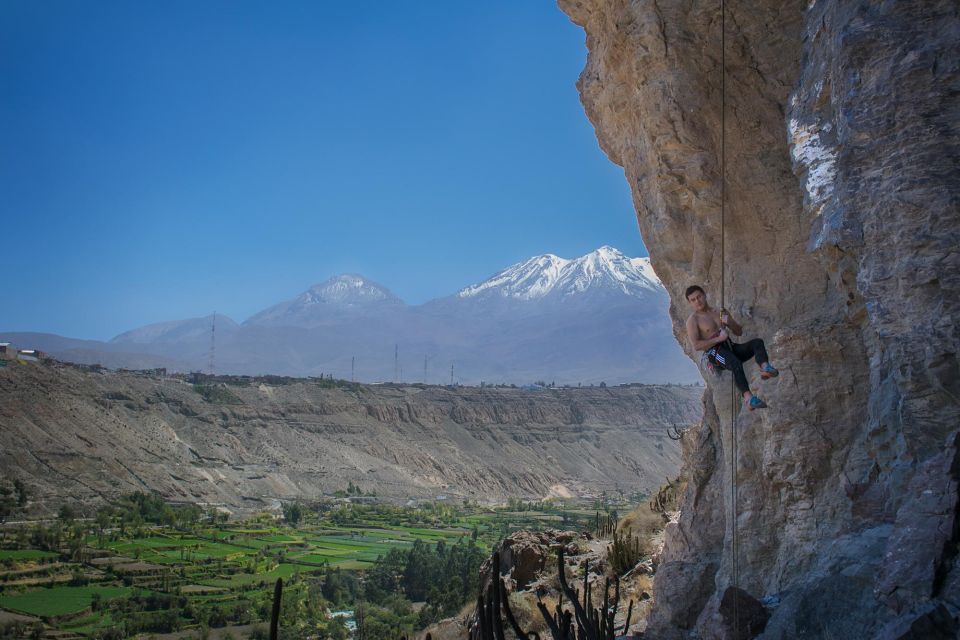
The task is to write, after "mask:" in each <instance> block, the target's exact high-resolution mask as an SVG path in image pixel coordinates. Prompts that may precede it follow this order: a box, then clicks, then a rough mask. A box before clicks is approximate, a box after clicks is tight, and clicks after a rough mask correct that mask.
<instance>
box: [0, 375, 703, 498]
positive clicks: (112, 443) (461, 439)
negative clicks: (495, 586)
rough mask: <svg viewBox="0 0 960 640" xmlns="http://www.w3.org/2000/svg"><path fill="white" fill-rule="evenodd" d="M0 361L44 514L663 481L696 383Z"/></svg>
mask: <svg viewBox="0 0 960 640" xmlns="http://www.w3.org/2000/svg"><path fill="white" fill-rule="evenodd" d="M227 382H228V379H226V378H224V379H220V380H219V381H215V382H213V383H209V382H205V383H204V384H203V385H200V386H195V385H192V384H190V383H188V382H187V381H185V380H183V379H181V378H176V377H166V376H155V375H145V374H137V373H131V372H116V371H108V370H101V371H99V372H97V371H86V370H83V369H81V368H79V367H74V366H67V365H63V364H58V363H54V362H49V363H44V364H38V363H29V364H25V365H18V364H11V365H9V366H7V367H6V368H2V369H0V479H2V480H4V481H6V482H7V483H9V482H12V480H13V479H15V478H18V479H20V480H22V481H24V482H25V483H26V485H27V487H28V488H29V490H30V493H31V495H32V502H31V508H32V509H33V515H40V514H43V513H47V514H49V513H55V512H56V509H57V508H58V507H59V505H61V504H64V503H69V504H74V505H79V506H82V507H83V508H85V510H87V511H89V510H91V509H92V508H93V507H95V506H96V505H98V504H100V503H102V502H103V501H105V500H110V499H114V498H116V497H118V496H120V495H122V494H125V493H129V492H132V491H157V492H159V493H160V494H161V495H163V496H164V497H165V498H167V499H169V500H178V501H184V502H200V503H208V504H216V505H223V506H225V507H227V508H229V509H231V510H233V511H241V512H242V511H252V510H257V509H263V508H268V507H275V506H277V504H279V501H281V500H294V499H301V500H313V499H319V498H322V497H323V496H324V495H325V494H326V495H330V494H332V493H334V492H336V491H338V490H342V489H346V488H347V486H348V484H349V483H351V482H352V483H353V484H355V485H357V486H359V487H360V488H361V489H362V490H363V491H365V492H376V494H377V495H378V496H380V497H382V498H385V499H391V500H394V501H397V500H400V501H403V500H406V499H408V498H418V499H436V498H439V497H441V496H446V497H447V499H451V500H453V499H460V498H470V499H473V500H479V501H481V502H497V501H506V498H507V497H509V496H514V497H527V498H537V499H539V498H544V497H547V496H557V497H577V496H597V495H599V494H600V492H601V491H611V492H613V491H617V490H622V491H624V492H625V493H626V494H629V493H632V492H634V491H641V492H646V493H651V492H653V491H656V489H657V488H658V487H659V486H660V485H661V484H663V482H664V479H665V478H666V477H667V476H670V477H673V476H674V475H676V470H677V467H678V466H679V464H680V446H679V444H678V443H677V442H676V441H674V440H671V439H670V437H669V436H668V431H669V429H670V427H672V426H678V427H682V426H684V425H688V424H691V423H693V422H696V420H697V418H698V415H699V413H700V410H701V402H700V397H701V395H702V388H701V387H698V386H678V385H673V386H623V387H609V388H601V387H594V388H586V387H585V388H583V389H577V388H572V389H542V390H524V389H511V388H478V387H457V388H453V387H439V386H424V385H361V384H355V385H354V384H349V383H334V382H332V381H319V380H316V379H291V378H264V379H249V378H248V379H241V378H234V379H229V383H227Z"/></svg>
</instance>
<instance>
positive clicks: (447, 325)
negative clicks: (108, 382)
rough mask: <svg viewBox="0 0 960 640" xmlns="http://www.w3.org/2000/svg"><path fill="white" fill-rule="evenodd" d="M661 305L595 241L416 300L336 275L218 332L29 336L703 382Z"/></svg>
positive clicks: (370, 372) (230, 364) (353, 362)
mask: <svg viewBox="0 0 960 640" xmlns="http://www.w3.org/2000/svg"><path fill="white" fill-rule="evenodd" d="M464 292H467V293H464ZM667 304H668V302H667V295H666V292H665V290H664V289H663V286H662V284H661V283H660V281H659V279H658V278H657V277H656V274H655V273H654V272H653V270H652V268H651V266H650V262H649V259H647V258H630V257H627V256H625V255H624V254H623V253H621V252H620V251H618V250H616V249H614V248H612V247H608V246H604V247H601V248H600V249H597V250H596V251H593V252H591V253H588V254H586V255H584V256H580V257H578V258H573V259H566V258H560V257H558V256H555V255H553V254H545V255H543V256H534V257H533V258H530V259H527V260H525V261H521V262H519V263H516V264H514V265H511V266H510V267H507V268H506V269H503V270H501V271H499V272H497V273H495V274H494V275H493V276H491V277H490V278H488V279H486V280H484V281H482V282H480V283H477V284H475V285H471V286H470V287H466V288H464V289H461V290H460V291H459V292H458V293H454V294H452V295H448V296H445V297H441V298H436V299H433V300H431V301H428V302H426V303H423V304H421V305H413V306H411V305H407V304H406V303H404V302H403V301H402V300H401V299H400V298H399V297H397V296H396V295H394V294H393V293H392V292H391V291H390V290H389V289H387V288H386V287H384V286H383V285H381V284H379V283H377V282H374V281H372V280H370V279H368V278H365V277H364V276H361V275H358V274H341V275H338V276H334V277H333V278H330V279H328V280H325V281H323V282H321V283H318V284H315V285H313V286H311V287H310V288H309V289H307V290H306V291H304V292H302V293H301V294H299V295H297V296H295V297H293V298H291V299H288V300H286V301H284V302H281V303H279V304H276V305H273V306H271V307H267V308H266V309H264V310H262V311H259V312H257V313H255V314H253V315H252V316H251V317H250V318H248V319H247V320H245V321H244V322H242V323H240V324H237V323H236V322H234V321H233V320H232V319H230V318H228V317H226V316H221V315H219V314H218V315H217V319H216V331H215V332H214V331H213V329H214V327H213V317H212V316H206V317H205V318H190V319H186V320H180V321H176V320H174V321H168V322H162V323H154V324H151V325H146V326H144V327H140V328H137V329H133V330H131V331H127V332H124V333H122V334H120V335H119V336H116V337H115V338H114V339H113V340H111V341H110V342H109V343H105V344H104V343H101V347H99V348H98V346H97V345H96V344H91V343H90V342H89V341H87V342H85V343H83V344H82V345H81V344H78V345H73V344H68V343H69V340H66V342H65V341H64V340H59V341H58V340H54V339H53V338H50V339H45V340H42V341H39V342H38V343H34V344H32V345H31V346H36V347H38V348H41V349H45V350H49V351H51V353H52V354H53V355H55V356H57V357H60V358H61V359H64V360H67V361H73V362H81V363H84V364H95V363H103V364H106V365H107V366H119V367H123V368H131V367H130V365H131V364H136V365H138V366H140V367H144V368H152V367H161V366H163V367H167V368H170V369H173V370H180V371H185V370H201V371H208V370H210V368H211V363H212V365H213V367H214V370H215V371H217V372H221V373H233V374H245V375H258V374H267V373H269V374H277V375H289V376H319V375H335V376H337V377H340V378H344V379H357V380H365V381H370V382H373V381H388V380H392V381H399V380H402V379H406V380H411V379H415V380H420V381H433V382H460V383H463V384H480V383H481V382H506V383H515V384H524V383H529V382H533V381H535V380H549V381H556V382H559V383H561V384H599V383H600V382H607V383H623V382H645V383H656V382H695V381H698V380H699V374H698V372H697V370H696V368H695V367H694V366H693V365H692V364H691V363H690V361H689V360H688V359H687V358H686V357H685V356H684V355H683V353H682V351H681V350H680V348H679V347H678V345H677V343H676V340H675V339H674V337H673V335H672V332H671V331H670V324H669V321H668V316H667ZM3 335H8V336H13V334H0V336H3ZM46 344H50V345H51V346H54V345H56V348H47V347H46ZM124 350H130V351H136V352H137V354H138V355H137V357H130V356H129V355H125V354H123V353H121V352H123V351H124ZM151 357H152V358H154V359H153V360H151ZM413 371H415V372H416V373H415V374H412V373H411V372H413Z"/></svg>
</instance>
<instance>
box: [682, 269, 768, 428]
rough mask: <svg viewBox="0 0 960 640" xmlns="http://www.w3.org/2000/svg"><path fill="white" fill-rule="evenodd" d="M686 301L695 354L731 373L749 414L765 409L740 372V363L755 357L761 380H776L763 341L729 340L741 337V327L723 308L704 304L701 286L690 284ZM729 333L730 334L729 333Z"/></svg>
mask: <svg viewBox="0 0 960 640" xmlns="http://www.w3.org/2000/svg"><path fill="white" fill-rule="evenodd" d="M686 297H687V302H689V303H690V307H691V308H693V313H691V314H690V317H689V318H687V336H688V337H689V338H690V344H692V345H693V348H694V349H696V350H697V351H703V352H704V355H703V357H704V358H707V359H708V360H709V362H710V364H712V365H713V366H715V367H720V368H721V369H727V370H728V371H732V372H733V380H734V382H735V383H736V385H737V389H739V390H740V393H741V394H743V401H744V403H745V404H746V406H747V408H748V409H749V410H750V411H753V410H754V409H765V408H766V406H767V404H766V403H765V402H764V401H763V400H761V399H760V398H758V397H757V396H755V395H753V394H752V393H750V386H749V385H748V384H747V376H746V375H745V374H744V372H743V363H744V362H746V361H747V360H749V359H750V358H756V360H757V364H758V365H760V377H761V378H763V379H764V380H768V379H770V378H775V377H777V376H778V375H780V372H779V371H777V370H776V369H774V368H773V366H772V365H771V364H770V359H769V358H767V349H766V347H765V346H764V344H763V340H761V339H760V338H755V339H753V340H750V341H749V342H745V343H743V344H734V343H733V341H731V340H730V335H729V334H730V333H732V334H733V335H735V336H741V335H743V327H741V326H740V325H739V324H738V323H737V321H736V320H734V319H733V318H732V317H730V313H729V312H728V311H727V310H726V309H719V310H717V309H714V308H712V307H711V306H710V305H709V304H707V294H706V293H704V291H703V287H700V286H698V285H693V286H692V287H688V288H687V291H686ZM728 330H729V331H728Z"/></svg>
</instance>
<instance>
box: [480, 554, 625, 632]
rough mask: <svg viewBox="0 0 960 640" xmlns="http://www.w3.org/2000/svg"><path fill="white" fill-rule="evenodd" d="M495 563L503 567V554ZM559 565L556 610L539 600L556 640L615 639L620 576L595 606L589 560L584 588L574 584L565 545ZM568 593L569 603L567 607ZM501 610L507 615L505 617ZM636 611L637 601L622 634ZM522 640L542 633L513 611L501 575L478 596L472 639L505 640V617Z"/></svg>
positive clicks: (494, 558)
mask: <svg viewBox="0 0 960 640" xmlns="http://www.w3.org/2000/svg"><path fill="white" fill-rule="evenodd" d="M492 566H493V567H494V570H495V571H496V568H497V567H499V566H500V554H499V552H497V553H494V555H493V562H492ZM557 568H558V575H559V579H560V587H561V594H560V600H559V601H558V602H557V606H556V608H555V609H554V611H552V612H551V611H550V610H549V609H548V608H547V606H546V605H545V604H544V603H543V601H542V600H541V601H538V602H537V608H538V609H539V610H540V615H542V616H543V619H544V621H545V622H546V623H547V627H548V628H549V630H550V637H551V638H552V639H553V640H614V638H616V637H617V629H616V628H615V627H616V625H615V624H614V619H615V618H616V615H617V610H618V609H619V606H620V579H619V578H614V579H613V593H612V594H611V592H610V586H611V585H610V582H611V581H610V578H607V579H606V581H605V583H604V588H603V600H602V604H601V606H600V607H594V606H593V593H592V585H591V584H590V582H589V580H588V579H587V578H588V576H589V574H590V571H589V569H590V567H589V565H588V563H584V576H583V591H582V600H581V592H580V591H578V590H576V589H573V588H572V587H570V585H569V583H568V582H567V576H566V573H565V569H566V565H565V563H564V560H563V548H562V547H561V548H560V549H558V550H557ZM564 596H565V597H566V600H567V603H568V605H567V606H566V607H565V606H564ZM501 610H502V613H503V616H501ZM632 614H633V601H632V600H631V601H630V604H629V607H628V608H627V619H626V622H625V624H624V625H623V627H622V628H621V629H620V631H621V633H626V630H627V629H628V628H629V627H630V617H631V616H632ZM504 617H505V618H506V621H507V624H509V626H510V628H511V629H512V630H513V633H514V634H515V635H516V637H517V638H518V639H520V640H540V634H538V633H536V632H533V631H524V630H523V629H522V628H521V627H520V625H519V623H518V622H517V619H516V617H515V616H514V615H513V611H512V609H511V608H510V602H509V599H508V593H507V589H506V584H505V583H504V581H503V579H502V578H500V577H499V576H497V578H496V579H493V580H491V581H490V586H489V587H488V588H487V591H486V593H485V594H483V593H481V594H480V596H479V598H478V599H477V623H476V624H475V625H474V626H473V627H472V628H471V630H470V640H505V638H506V635H505V634H506V629H505V628H504V622H503V618H504Z"/></svg>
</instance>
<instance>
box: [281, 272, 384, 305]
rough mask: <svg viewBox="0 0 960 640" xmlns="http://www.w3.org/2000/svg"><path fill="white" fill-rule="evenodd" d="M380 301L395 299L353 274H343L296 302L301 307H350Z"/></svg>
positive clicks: (322, 284) (381, 288)
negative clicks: (344, 305) (324, 304)
mask: <svg viewBox="0 0 960 640" xmlns="http://www.w3.org/2000/svg"><path fill="white" fill-rule="evenodd" d="M381 300H397V298H396V296H394V295H393V294H392V293H390V291H389V290H388V289H387V288H385V287H383V286H382V285H379V284H377V283H376V282H373V281H371V280H367V279H366V278H364V277H363V276H361V275H357V274H355V273H344V274H341V275H339V276H334V277H333V278H330V279H329V280H327V281H325V282H321V283H320V284H315V285H313V286H312V287H310V288H309V289H307V290H306V291H305V292H303V293H302V294H300V296H299V297H298V298H297V302H298V303H299V304H301V305H312V304H318V303H326V304H330V303H333V304H347V305H351V304H358V303H365V302H379V301H381ZM397 301H399V300H397Z"/></svg>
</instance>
